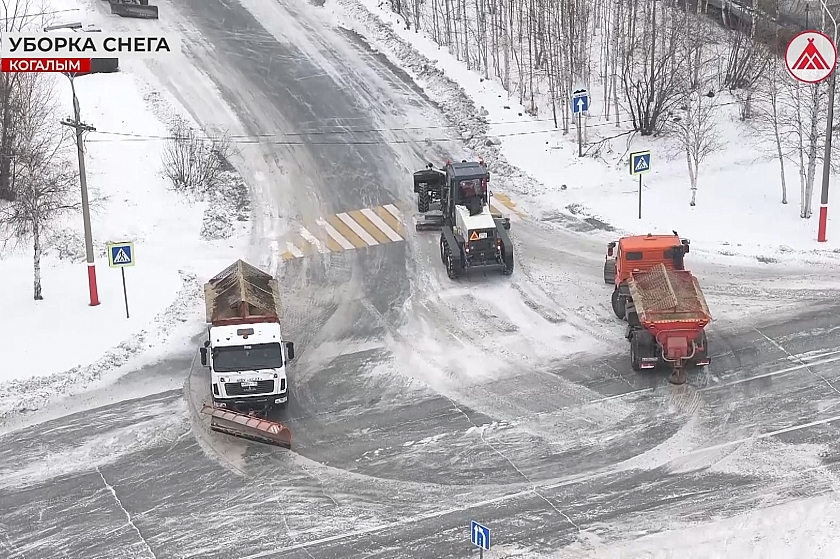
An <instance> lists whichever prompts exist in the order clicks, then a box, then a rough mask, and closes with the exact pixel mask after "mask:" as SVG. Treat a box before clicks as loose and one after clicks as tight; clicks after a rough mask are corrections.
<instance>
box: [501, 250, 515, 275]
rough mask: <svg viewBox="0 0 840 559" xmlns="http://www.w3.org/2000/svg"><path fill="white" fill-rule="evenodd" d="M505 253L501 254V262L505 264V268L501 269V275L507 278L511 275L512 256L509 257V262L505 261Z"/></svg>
mask: <svg viewBox="0 0 840 559" xmlns="http://www.w3.org/2000/svg"><path fill="white" fill-rule="evenodd" d="M506 257H507V253H506V252H502V261H503V262H504V263H505V267H504V268H503V269H502V274H504V275H506V276H509V275H511V274H512V273H513V255H512V254H511V255H510V262H507V261H506Z"/></svg>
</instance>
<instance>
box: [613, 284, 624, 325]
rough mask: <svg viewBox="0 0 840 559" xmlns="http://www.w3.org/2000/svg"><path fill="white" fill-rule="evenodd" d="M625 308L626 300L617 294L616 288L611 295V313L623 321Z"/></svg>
mask: <svg viewBox="0 0 840 559" xmlns="http://www.w3.org/2000/svg"><path fill="white" fill-rule="evenodd" d="M626 307H627V300H626V299H625V298H624V297H622V296H621V294H620V293H619V292H618V288H617V287H616V288H615V290H613V293H612V308H613V312H614V313H615V316H617V317H618V318H620V319H621V320H624V316H625V313H626Z"/></svg>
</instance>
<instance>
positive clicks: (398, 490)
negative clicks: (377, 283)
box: [0, 308, 840, 559]
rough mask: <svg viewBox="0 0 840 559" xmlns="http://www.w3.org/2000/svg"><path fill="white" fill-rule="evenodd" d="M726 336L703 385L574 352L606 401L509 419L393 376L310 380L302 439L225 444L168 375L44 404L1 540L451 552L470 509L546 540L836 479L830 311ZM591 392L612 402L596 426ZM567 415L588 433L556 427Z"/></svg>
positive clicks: (578, 377) (654, 525) (110, 547)
mask: <svg viewBox="0 0 840 559" xmlns="http://www.w3.org/2000/svg"><path fill="white" fill-rule="evenodd" d="M728 335H729V337H728V338H727V343H728V344H729V347H730V351H731V353H727V354H725V355H721V356H718V358H717V359H716V361H715V365H714V366H713V367H712V370H711V373H712V374H711V375H710V378H709V379H708V384H707V385H705V386H704V385H703V379H700V378H692V379H691V381H690V382H691V385H690V386H685V387H673V386H670V385H668V383H667V382H666V381H665V379H664V378H662V377H658V378H657V377H644V376H638V375H630V374H624V375H621V378H622V380H621V382H616V381H617V379H616V375H615V372H614V371H611V370H610V368H612V369H615V365H616V364H617V363H618V362H619V360H617V359H613V360H610V361H609V362H607V361H604V362H601V363H598V362H596V363H592V364H590V365H587V364H579V365H575V366H569V367H566V368H562V369H558V370H556V371H551V373H552V374H554V375H556V376H557V378H558V380H560V379H562V380H565V381H566V382H569V383H571V384H574V385H576V386H580V387H586V389H587V390H591V391H593V392H596V393H600V394H601V401H600V402H591V403H589V404H586V403H578V404H577V405H573V404H569V403H568V402H563V401H562V400H560V399H559V397H558V400H557V405H556V407H555V408H554V409H544V410H541V411H539V412H538V411H536V410H535V411H534V412H532V413H530V414H524V413H523V415H521V416H520V417H519V418H517V420H515V421H512V422H510V423H499V422H496V423H490V422H491V421H492V418H489V417H485V416H482V415H481V414H480V413H477V412H475V411H474V410H472V409H470V408H468V407H466V406H463V405H462V406H459V409H455V408H454V406H453V403H452V402H451V401H448V400H445V399H443V398H440V397H439V396H438V397H435V395H433V394H422V393H419V392H417V391H415V392H410V391H408V390H406V389H408V388H409V387H405V386H392V387H391V389H390V390H389V389H388V388H387V387H386V386H385V385H384V384H383V385H379V386H378V387H374V386H369V387H368V388H370V389H375V388H378V389H380V396H381V398H380V399H379V400H378V401H375V402H373V401H362V402H354V401H346V402H345V401H334V402H333V403H332V404H330V403H327V399H328V398H327V397H326V395H327V393H328V391H327V390H326V388H322V389H321V390H319V391H317V392H316V390H315V389H314V388H313V390H312V392H313V393H316V394H320V396H319V398H320V401H319V402H318V404H317V405H318V409H319V413H318V414H317V415H315V414H312V413H311V412H310V411H309V410H304V409H303V408H304V407H305V406H306V405H307V404H300V405H299V407H296V408H292V409H291V410H290V411H289V415H290V417H289V418H288V422H289V424H290V426H291V428H292V431H293V433H294V436H295V446H296V453H288V452H285V451H283V450H280V449H275V448H269V447H265V446H262V445H256V444H251V443H248V442H245V441H230V442H226V443H225V444H226V446H227V453H226V454H225V456H224V457H223V458H224V460H223V461H222V463H220V462H219V461H217V460H216V459H214V458H213V457H210V456H208V455H207V454H206V453H205V452H204V451H203V450H202V448H201V446H200V445H199V441H197V440H196V439H195V436H194V434H195V432H194V431H191V430H190V422H189V419H188V413H187V411H186V409H185V403H184V400H183V396H182V393H181V391H171V392H165V393H162V394H159V395H157V396H153V397H145V398H143V399H141V400H138V401H128V402H122V403H119V404H116V405H111V406H107V407H103V408H99V409H97V410H96V411H95V415H91V414H90V413H80V414H76V415H71V416H67V417H65V418H62V419H60V420H55V421H49V422H44V423H42V424H40V425H38V426H34V427H31V428H27V429H23V430H19V431H16V432H14V433H11V434H9V435H6V436H5V437H4V438H3V439H2V445H0V448H2V452H0V479H2V483H0V502H2V503H4V505H8V506H4V508H3V512H2V513H0V529H2V531H3V541H4V542H5V544H6V545H7V549H8V550H9V551H10V552H11V551H12V550H14V552H16V553H18V554H19V556H20V557H23V556H24V555H25V556H26V557H30V558H31V557H36V558H37V557H44V558H46V557H55V556H56V555H59V556H61V553H65V554H67V555H68V556H78V555H80V554H84V555H85V556H87V557H103V558H105V557H151V556H152V555H151V554H150V553H149V552H148V551H144V550H146V549H150V550H152V552H153V554H154V555H153V556H155V557H158V558H161V557H199V556H200V557H207V558H213V559H214V558H216V557H225V556H228V557H230V556H235V557H239V558H244V557H310V554H311V556H313V557H335V556H346V554H352V555H353V556H355V557H377V556H381V555H382V554H383V553H385V554H388V556H390V557H429V558H431V557H457V556H462V555H463V554H464V553H465V552H466V551H467V550H468V542H465V538H466V536H465V530H466V528H465V526H467V525H468V522H469V520H470V519H472V518H480V519H482V520H483V521H485V522H488V523H490V524H491V525H492V526H494V533H495V534H497V535H496V537H497V538H498V540H497V541H499V542H500V544H501V543H502V542H506V543H509V544H514V543H515V544H516V545H517V546H519V547H520V548H522V549H529V548H530V549H535V550H550V549H556V548H557V547H560V546H562V545H565V544H569V543H572V542H575V541H580V540H579V538H580V536H581V533H583V534H584V535H586V534H589V536H588V537H591V538H596V539H597V540H598V541H599V542H601V544H605V543H609V542H610V541H612V540H617V539H622V538H623V537H626V536H627V535H628V534H634V533H650V532H655V531H657V530H662V529H666V528H673V527H675V526H678V525H680V524H681V523H697V522H703V521H706V520H709V519H710V518H715V517H726V516H728V515H731V514H736V513H739V512H743V511H745V510H748V509H749V508H752V507H754V506H756V505H761V506H770V505H774V504H778V503H782V502H787V501H791V500H794V499H802V498H806V497H811V496H815V495H820V494H823V493H826V492H829V491H831V489H832V487H833V484H834V480H835V476H836V473H837V472H836V465H835V462H836V460H837V458H838V457H840V446H838V445H837V442H836V427H835V422H836V421H840V411H838V404H840V395H839V394H838V393H837V392H835V391H834V390H833V389H832V388H831V386H837V385H838V383H840V369H838V368H837V367H836V366H834V364H833V363H834V361H833V359H834V358H836V357H837V356H838V354H836V353H835V352H836V350H835V349H834V348H835V347H836V346H837V344H838V341H840V340H838V338H840V319H839V318H838V314H837V309H836V308H834V309H831V310H830V311H827V312H820V313H817V314H814V315H810V316H805V317H804V318H803V319H800V320H798V321H794V322H790V323H788V324H784V325H775V326H774V325H771V324H767V325H760V327H759V332H756V331H755V330H752V331H744V332H731V333H729V334H728ZM765 336H766V337H767V338H770V340H768V339H767V338H765ZM762 340H763V341H762ZM771 340H772V341H771ZM776 344H779V345H781V346H782V347H783V348H784V350H783V349H780V348H779V347H778V346H777V345H776ZM792 356H793V357H792ZM356 357H359V356H356ZM358 364H359V363H358V362H357V365H356V367H357V366H358ZM801 365H807V366H806V367H801ZM337 366H338V364H337ZM356 367H354V366H353V365H352V364H351V363H350V362H349V361H348V362H345V363H344V365H343V366H340V367H338V368H336V369H334V370H329V371H325V374H330V373H332V374H333V375H345V374H349V373H350V372H355V373H356V374H359V375H361V373H362V371H361V370H360V369H358V368H356ZM796 367H799V368H796ZM773 373H775V374H773ZM747 377H755V378H756V380H752V381H749V382H745V381H746V379H747ZM736 382H738V383H739V384H734V383H736ZM622 385H623V386H622ZM698 386H699V387H700V388H695V387H698ZM334 388H338V389H339V391H340V390H341V387H340V386H335V387H334ZM359 393H360V391H358V390H357V391H356V395H357V396H358V394H359ZM366 393H368V394H370V393H371V392H366ZM511 396H512V397H514V398H516V397H517V394H516V392H515V391H512V394H511ZM305 402H306V401H305ZM310 402H311V401H310ZM564 407H565V408H566V409H563V408H564ZM594 409H597V410H598V411H599V412H600V418H601V420H602V421H604V418H607V417H609V416H611V415H613V416H614V415H617V414H620V415H621V416H622V421H621V422H620V423H614V424H612V425H611V426H609V428H608V429H604V430H599V429H598V428H597V425H595V419H597V417H596V415H595V414H594V413H592V411H593V410H594ZM298 412H304V413H306V415H305V416H297V415H296V414H297V413H298ZM574 418H578V419H579V420H584V419H585V420H588V423H589V424H591V425H593V428H592V429H591V430H590V432H589V434H590V437H589V438H587V437H585V436H581V435H580V433H576V434H575V435H576V436H574V437H567V438H566V439H565V440H563V439H562V438H561V437H559V436H558V435H557V433H558V432H559V429H560V428H566V429H568V428H569V425H570V423H569V421H570V419H574ZM470 423H474V424H478V425H482V424H484V428H483V429H481V430H480V432H479V430H476V429H474V428H471V427H470ZM488 423H490V424H488ZM555 428H556V429H555ZM552 432H554V433H553V434H552ZM535 447H539V449H540V450H542V451H543V453H544V454H543V456H541V457H537V456H536V454H538V453H537V452H536V450H537V449H536V448H535ZM538 458H539V459H538ZM225 460H226V461H227V462H225ZM526 478H528V480H530V482H529V481H527V480H526ZM534 490H535V491H536V492H534ZM129 518H130V519H131V522H130V523H129V521H128V519H129ZM581 531H582V532H581ZM211 534H212V536H211ZM141 538H142V539H141ZM210 539H212V540H213V541H212V545H210V543H211V542H210ZM583 539H584V540H585V541H586V538H583ZM146 546H148V548H147V547H146ZM16 556H17V555H14V554H12V555H10V557H16Z"/></svg>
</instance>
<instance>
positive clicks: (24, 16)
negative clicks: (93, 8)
mask: <svg viewBox="0 0 840 559" xmlns="http://www.w3.org/2000/svg"><path fill="white" fill-rule="evenodd" d="M78 11H81V10H80V9H79V8H71V9H68V10H55V11H52V12H38V13H37V14H23V15H19V16H15V17H3V18H0V21H10V20H13V19H25V18H28V17H35V16H50V15H53V14H63V13H65V12H78Z"/></svg>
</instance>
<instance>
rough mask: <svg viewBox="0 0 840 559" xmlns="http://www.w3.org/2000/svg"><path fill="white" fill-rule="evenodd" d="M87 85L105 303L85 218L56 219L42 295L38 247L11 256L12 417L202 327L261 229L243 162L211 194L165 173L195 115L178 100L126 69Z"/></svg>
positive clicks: (1, 379) (5, 329) (6, 402)
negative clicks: (204, 287) (186, 119)
mask: <svg viewBox="0 0 840 559" xmlns="http://www.w3.org/2000/svg"><path fill="white" fill-rule="evenodd" d="M78 17H79V15H78V14H75V15H73V16H70V17H69V20H73V19H76V20H78ZM54 78H55V79H56V80H57V81H56V85H57V95H58V100H59V102H60V103H61V110H60V113H59V116H62V117H63V116H67V115H71V114H72V94H71V91H70V84H69V80H67V79H66V78H65V77H64V76H60V75H57V76H55V77H54ZM75 87H76V94H77V97H78V99H79V105H80V108H81V119H82V121H83V122H85V123H87V124H89V125H92V126H94V127H95V128H96V131H95V132H91V133H89V134H87V135H86V140H85V147H86V151H85V163H86V167H87V179H88V189H89V191H90V194H91V198H92V199H98V200H99V203H98V205H97V206H95V207H94V208H93V211H92V216H91V218H92V220H91V221H92V224H91V228H92V233H93V243H94V253H95V263H96V272H97V283H98V292H99V300H100V302H101V304H99V305H98V306H94V307H91V306H90V305H89V295H88V282H87V269H86V268H87V267H86V264H85V246H84V237H83V233H82V218H81V215H71V216H70V217H69V218H68V219H66V220H65V221H63V222H61V223H57V224H55V225H56V227H55V229H56V234H55V235H52V236H50V237H49V238H48V239H46V242H45V245H46V252H45V255H44V257H43V259H42V278H43V282H42V283H43V296H44V300H42V301H34V300H33V298H32V290H33V287H32V274H33V272H32V257H31V248H30V247H31V243H29V242H24V243H21V244H20V245H19V247H18V249H17V250H15V251H6V252H2V253H0V273H2V275H3V277H4V278H5V280H4V281H5V283H4V290H3V292H2V293H0V305H2V306H3V308H4V309H5V312H6V316H7V318H8V319H7V320H6V321H4V322H3V326H0V336H1V337H2V339H3V345H4V347H6V348H14V350H13V351H6V352H4V363H3V367H0V392H2V393H3V394H4V398H3V399H2V401H0V422H2V421H3V418H8V416H9V415H10V414H12V413H15V412H21V411H32V410H35V409H39V408H40V407H42V406H43V405H44V404H46V403H47V402H48V401H49V400H50V399H51V398H53V397H56V396H59V395H65V394H72V393H77V392H78V391H79V390H82V389H84V388H85V387H86V386H88V385H90V383H92V382H95V381H99V380H102V379H104V378H105V377H107V376H108V373H110V372H113V371H115V370H116V369H117V368H119V367H121V366H124V365H127V364H130V363H131V362H132V358H134V357H136V356H137V355H138V354H140V353H141V352H143V351H145V350H148V349H149V348H152V347H156V346H160V345H162V344H163V343H164V342H166V341H167V340H169V339H171V337H172V334H173V328H175V327H177V326H178V325H180V324H184V323H187V324H193V326H190V327H189V328H191V329H193V330H195V331H198V330H199V329H200V327H201V326H200V324H201V323H203V306H202V293H201V284H202V283H203V281H205V280H206V279H207V278H208V277H210V276H212V275H213V274H215V273H216V272H218V271H219V270H221V269H222V268H223V267H224V266H226V265H227V264H229V263H230V261H231V260H232V259H235V258H236V257H237V255H238V253H239V250H238V249H239V248H240V244H241V243H240V241H241V240H242V239H243V238H245V233H246V232H247V228H248V226H249V223H247V221H246V220H247V219H248V217H249V213H250V203H249V201H248V189H247V187H246V186H245V184H244V183H243V181H242V179H241V178H240V177H239V176H238V175H237V174H236V173H235V172H234V171H233V170H232V168H230V167H228V168H227V170H226V171H225V178H226V181H225V182H224V183H223V185H224V186H223V188H222V189H221V191H220V192H218V193H215V195H214V196H211V197H208V198H205V199H204V200H202V199H200V198H197V197H195V196H190V195H189V193H186V194H187V195H185V194H184V193H179V192H175V191H174V190H173V188H172V185H171V183H170V182H169V181H168V180H167V179H166V178H165V177H164V173H163V163H162V152H163V149H164V147H165V146H166V145H167V141H168V139H167V135H168V130H167V125H166V124H165V123H166V122H168V120H167V119H171V118H172V117H173V115H178V114H184V115H185V114H187V111H186V110H185V109H183V107H180V106H178V105H177V102H173V100H172V99H171V98H165V97H163V96H162V95H158V94H155V92H153V91H152V90H151V88H150V87H149V86H148V85H147V84H146V83H145V82H142V81H141V80H140V79H139V78H136V77H135V76H133V75H132V74H129V73H126V72H125V71H122V72H119V73H114V74H98V75H90V76H84V77H81V78H77V79H76V80H75ZM72 163H73V165H76V162H75V158H73V160H72ZM221 198H225V199H226V200H227V201H226V202H225V203H224V204H222V203H221V202H220V201H219V200H220V199H221ZM225 204H226V205H225ZM234 235H235V236H236V238H234V239H230V237H232V236H234ZM213 239H225V241H223V242H224V243H225V244H224V245H219V243H218V241H217V242H213ZM124 240H128V241H133V242H134V250H135V255H134V259H135V262H136V265H135V266H133V267H129V268H127V269H126V270H125V280H126V288H127V295H128V306H129V314H130V318H126V310H125V303H124V298H123V284H122V278H121V274H120V272H119V271H118V270H112V269H109V268H108V265H107V255H106V248H105V244H106V242H108V241H124ZM12 318H13V319H12ZM179 335H180V334H179ZM185 335H186V336H189V335H190V334H189V333H186V334H185Z"/></svg>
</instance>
